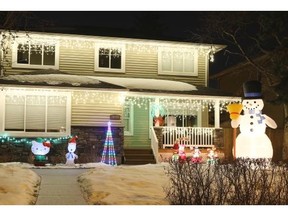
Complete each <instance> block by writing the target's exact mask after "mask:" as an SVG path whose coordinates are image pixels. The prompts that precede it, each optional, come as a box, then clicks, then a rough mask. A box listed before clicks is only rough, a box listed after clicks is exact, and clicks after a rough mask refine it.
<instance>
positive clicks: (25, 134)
mask: <svg viewBox="0 0 288 216" xmlns="http://www.w3.org/2000/svg"><path fill="white" fill-rule="evenodd" d="M7 95H8V96H9V95H10V96H13V95H19V94H18V93H17V92H6V93H4V94H2V95H1V97H0V103H1V104H3V106H1V107H2V109H0V116H1V117H0V119H1V118H2V119H3V121H2V124H1V125H0V136H1V135H9V136H14V137H60V136H69V135H70V133H71V93H70V92H53V93H52V92H36V91H25V92H22V93H21V96H25V97H26V96H45V97H46V104H45V110H46V111H45V132H36V131H33V132H27V131H24V130H25V127H26V126H25V125H24V128H23V131H12V130H11V131H10V130H7V131H6V130H5V109H6V96H7ZM49 96H64V97H66V111H65V112H66V122H65V123H66V125H65V129H66V130H65V131H59V132H47V129H48V128H47V123H48V112H47V108H48V103H47V100H48V97H49ZM26 109H27V104H25V106H24V110H25V111H26ZM25 115H26V114H24V124H26V119H25Z"/></svg>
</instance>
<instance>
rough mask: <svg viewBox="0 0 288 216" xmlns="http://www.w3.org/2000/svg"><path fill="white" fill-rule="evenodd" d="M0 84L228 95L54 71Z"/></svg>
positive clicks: (164, 82) (149, 81) (161, 82)
mask: <svg viewBox="0 0 288 216" xmlns="http://www.w3.org/2000/svg"><path fill="white" fill-rule="evenodd" d="M0 84H1V85H7V86H31V87H61V88H72V89H75V90H76V89H77V90H78V89H81V88H82V89H86V90H87V89H93V90H97V89H99V90H108V91H119V90H121V91H129V92H131V93H136V94H137V93H149V94H153V95H159V96H160V95H163V94H164V95H167V94H169V95H181V96H188V97H189V96H193V95H195V96H197V95H198V96H201V95H202V96H204V95H205V96H223V97H233V95H232V94H230V93H227V92H224V91H222V90H219V89H212V88H208V87H202V86H194V85H191V84H189V83H185V82H180V81H172V80H160V79H142V78H122V77H97V76H79V75H70V74H67V73H65V72H61V71H58V70H38V71H33V72H30V73H25V74H19V75H8V76H4V77H0Z"/></svg>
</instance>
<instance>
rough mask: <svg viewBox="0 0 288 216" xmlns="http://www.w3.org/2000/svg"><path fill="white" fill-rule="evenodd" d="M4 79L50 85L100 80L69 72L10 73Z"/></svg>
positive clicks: (94, 83) (80, 83)
mask: <svg viewBox="0 0 288 216" xmlns="http://www.w3.org/2000/svg"><path fill="white" fill-rule="evenodd" d="M2 79H3V80H15V81H18V82H23V83H25V82H28V83H42V82H46V83H47V84H49V85H60V84H71V85H72V86H81V85H83V84H84V85H86V84H92V85H97V84H99V83H100V82H99V80H97V79H91V78H89V77H87V76H76V75H67V74H37V75H9V76H7V77H3V78H2Z"/></svg>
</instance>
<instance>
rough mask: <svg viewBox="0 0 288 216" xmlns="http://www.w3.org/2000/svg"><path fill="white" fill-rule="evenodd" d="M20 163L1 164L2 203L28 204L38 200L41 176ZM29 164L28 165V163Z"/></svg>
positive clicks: (0, 193)
mask: <svg viewBox="0 0 288 216" xmlns="http://www.w3.org/2000/svg"><path fill="white" fill-rule="evenodd" d="M19 165H20V164H19V163H15V164H13V163H12V164H0V204H1V205H3V204H4V205H28V204H34V203H35V202H36V198H37V197H36V196H35V194H37V191H38V186H39V183H40V177H39V176H38V175H37V174H36V173H34V172H33V171H32V170H30V169H27V168H21V166H19ZM27 166H28V165H27Z"/></svg>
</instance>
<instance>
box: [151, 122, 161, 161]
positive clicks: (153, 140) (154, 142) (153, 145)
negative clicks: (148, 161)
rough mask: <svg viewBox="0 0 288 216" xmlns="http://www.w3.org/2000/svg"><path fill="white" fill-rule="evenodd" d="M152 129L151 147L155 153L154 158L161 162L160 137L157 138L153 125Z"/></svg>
mask: <svg viewBox="0 0 288 216" xmlns="http://www.w3.org/2000/svg"><path fill="white" fill-rule="evenodd" d="M150 130H151V148H152V151H153V154H154V158H155V160H156V163H158V162H159V160H158V155H159V154H158V148H159V147H158V139H157V136H156V133H155V131H154V128H153V127H151V128H150Z"/></svg>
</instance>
